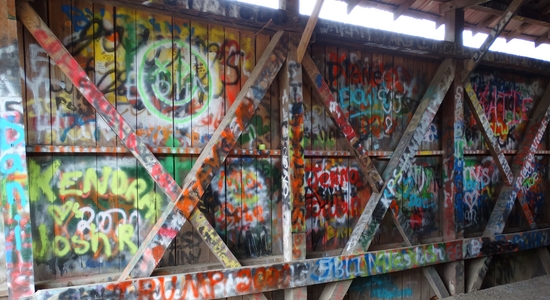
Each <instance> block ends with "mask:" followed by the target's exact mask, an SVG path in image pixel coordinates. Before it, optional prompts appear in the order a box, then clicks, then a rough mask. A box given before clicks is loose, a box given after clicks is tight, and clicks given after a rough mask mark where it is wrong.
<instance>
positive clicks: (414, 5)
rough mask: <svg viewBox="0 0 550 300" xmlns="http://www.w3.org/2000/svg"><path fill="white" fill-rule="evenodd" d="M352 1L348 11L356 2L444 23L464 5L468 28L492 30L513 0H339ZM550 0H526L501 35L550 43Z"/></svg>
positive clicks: (485, 31)
mask: <svg viewBox="0 0 550 300" xmlns="http://www.w3.org/2000/svg"><path fill="white" fill-rule="evenodd" d="M339 1H343V2H347V3H348V11H351V10H352V9H353V8H355V7H356V6H362V7H375V8H379V9H383V10H386V11H390V12H393V13H394V16H395V17H394V18H395V19H397V18H398V17H399V16H401V15H405V16H410V17H413V18H418V19H427V20H431V21H435V22H436V23H437V24H438V25H440V24H443V23H444V15H445V12H447V11H451V10H453V9H456V8H464V23H465V24H464V28H465V29H466V30H472V31H473V32H474V34H475V33H478V32H483V33H489V32H490V31H491V29H493V27H494V26H495V25H496V24H497V22H498V19H499V17H500V16H501V15H502V14H503V12H504V11H505V10H506V8H507V7H508V5H509V4H510V3H511V2H512V1H511V0H493V1H484V0H451V1H445V0H339ZM549 13H550V0H525V1H524V2H523V4H522V6H521V8H520V10H519V12H518V13H517V14H516V15H515V16H514V18H513V19H512V20H511V21H510V23H509V24H508V25H507V26H506V28H505V29H504V31H503V33H502V34H501V35H500V37H502V38H505V39H506V40H507V41H510V40H512V39H514V38H518V39H524V40H528V41H534V42H535V46H536V47H538V46H539V45H541V44H542V43H550V39H549V37H550V31H549V29H550V14H549Z"/></svg>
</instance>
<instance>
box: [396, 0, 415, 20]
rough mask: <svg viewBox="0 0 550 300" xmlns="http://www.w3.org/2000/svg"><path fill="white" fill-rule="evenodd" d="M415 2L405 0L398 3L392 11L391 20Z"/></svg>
mask: <svg viewBox="0 0 550 300" xmlns="http://www.w3.org/2000/svg"><path fill="white" fill-rule="evenodd" d="M415 2H416V0H405V2H403V3H401V4H399V6H398V7H397V8H396V9H395V10H394V11H393V20H394V21H395V20H397V19H399V17H401V16H402V15H403V14H404V13H405V12H406V11H408V10H409V8H410V7H411V6H412V5H413V4H414V3H415Z"/></svg>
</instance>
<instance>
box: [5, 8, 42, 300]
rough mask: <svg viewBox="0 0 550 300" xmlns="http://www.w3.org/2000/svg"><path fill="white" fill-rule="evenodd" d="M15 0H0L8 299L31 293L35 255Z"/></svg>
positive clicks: (19, 42)
mask: <svg viewBox="0 0 550 300" xmlns="http://www.w3.org/2000/svg"><path fill="white" fill-rule="evenodd" d="M15 14H16V12H15V1H14V0H0V28H2V30H1V32H0V161H1V162H2V165H1V168H0V170H1V173H0V174H1V175H0V176H1V177H2V180H1V182H0V198H1V199H2V215H1V217H2V218H1V219H0V222H2V223H3V226H2V228H3V232H2V236H1V237H0V238H1V239H2V240H3V242H2V245H5V247H4V249H2V254H3V257H2V259H1V260H0V261H1V262H2V263H3V264H4V263H5V265H4V266H2V268H0V270H2V271H3V272H5V274H6V275H5V276H6V279H7V288H8V297H9V299H22V298H27V297H31V296H32V295H33V293H34V267H33V265H34V261H33V254H32V252H33V249H32V248H33V241H32V229H31V227H32V226H31V225H32V223H33V221H34V220H33V218H32V217H31V213H30V201H29V189H28V186H29V178H28V173H27V154H26V152H25V148H26V145H25V141H26V139H25V120H26V115H25V105H24V104H23V97H22V90H21V73H20V64H19V52H20V47H22V45H23V44H22V42H23V41H22V40H20V39H19V37H18V30H17V21H16V18H15Z"/></svg>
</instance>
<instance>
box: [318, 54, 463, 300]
mask: <svg viewBox="0 0 550 300" xmlns="http://www.w3.org/2000/svg"><path fill="white" fill-rule="evenodd" d="M454 76H455V63H454V61H453V60H451V59H446V60H445V61H443V62H442V63H441V65H440V66H439V68H438V70H437V72H436V74H435V76H434V78H433V79H432V82H431V83H430V85H429V87H428V90H427V91H426V93H425V95H424V97H423V98H422V100H421V102H420V104H419V106H418V108H417V110H416V112H415V114H414V115H413V118H412V119H411V121H410V122H409V125H408V126H407V129H406V130H405V132H404V134H403V136H402V137H401V140H400V141H399V143H398V145H397V148H396V150H395V151H394V153H393V155H392V157H391V159H390V161H389V163H388V166H387V167H386V170H385V171H384V173H383V175H382V176H383V178H384V179H385V183H384V186H383V187H382V189H381V191H382V192H380V193H373V194H372V196H371V198H370V199H369V202H368V203H367V205H366V206H365V209H364V210H363V213H362V214H361V217H360V218H359V221H358V222H357V225H356V226H355V228H354V229H353V232H352V234H351V236H350V239H349V241H348V243H347V244H346V247H345V248H344V250H343V252H342V255H350V254H353V253H356V252H357V251H367V250H368V247H369V246H370V243H371V242H372V240H373V238H374V235H375V233H376V231H377V230H378V227H379V226H380V223H381V222H382V219H383V218H384V215H385V214H386V212H387V210H388V208H390V207H391V209H392V212H393V215H394V219H395V220H396V221H397V222H396V223H398V224H400V225H401V226H398V227H400V228H399V230H400V233H401V235H402V236H403V239H404V240H405V242H406V243H407V244H413V243H417V240H416V239H415V237H414V234H413V233H412V230H410V227H409V226H408V223H407V222H406V220H405V218H404V217H403V215H402V214H401V213H400V211H399V207H398V205H397V202H396V201H395V200H396V199H397V195H396V192H397V190H396V185H397V184H399V182H400V180H401V177H402V174H403V172H406V171H407V170H408V168H409V167H410V166H411V165H412V163H413V162H414V156H415V154H416V151H417V150H418V147H419V146H420V143H421V142H422V140H423V139H424V134H425V133H426V130H427V128H428V126H429V125H430V124H431V122H432V120H433V118H434V117H435V114H436V112H437V110H438V109H439V106H440V105H441V102H442V101H443V98H444V96H445V94H446V93H447V90H448V89H449V87H450V85H451V83H452V82H453V79H454ZM424 272H425V275H426V277H427V278H428V280H429V281H430V284H431V285H432V287H433V289H434V290H435V291H436V293H438V294H439V295H438V296H439V297H440V298H443V297H445V296H448V291H447V290H446V288H445V287H444V285H443V282H442V281H441V278H440V277H439V276H438V275H437V273H436V272H435V270H433V269H432V270H430V269H427V270H425V271H424ZM350 285H351V280H348V281H342V282H338V283H331V284H327V286H326V287H325V289H324V290H323V294H322V295H321V299H324V300H326V299H342V297H343V296H344V295H345V293H346V292H347V290H348V288H349V286H350Z"/></svg>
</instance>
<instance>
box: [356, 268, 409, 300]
mask: <svg viewBox="0 0 550 300" xmlns="http://www.w3.org/2000/svg"><path fill="white" fill-rule="evenodd" d="M400 285H401V282H399V283H397V284H396V283H394V282H393V280H392V276H391V275H390V274H384V275H378V276H373V277H365V278H357V279H356V280H354V281H353V283H352V285H351V287H350V292H351V293H354V294H355V295H357V296H358V297H360V298H366V297H369V295H370V298H371V299H403V298H411V297H412V296H413V289H412V288H410V287H407V288H400V287H399V286H400Z"/></svg>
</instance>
